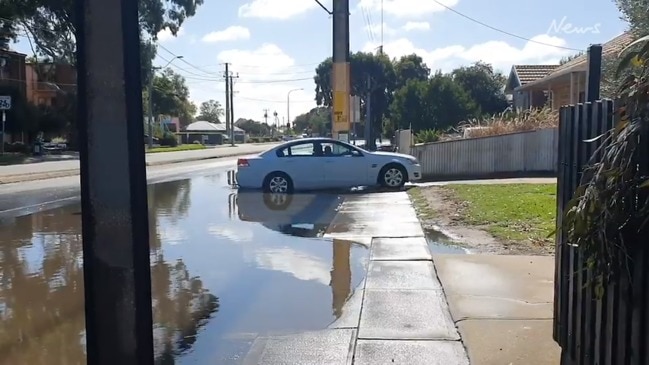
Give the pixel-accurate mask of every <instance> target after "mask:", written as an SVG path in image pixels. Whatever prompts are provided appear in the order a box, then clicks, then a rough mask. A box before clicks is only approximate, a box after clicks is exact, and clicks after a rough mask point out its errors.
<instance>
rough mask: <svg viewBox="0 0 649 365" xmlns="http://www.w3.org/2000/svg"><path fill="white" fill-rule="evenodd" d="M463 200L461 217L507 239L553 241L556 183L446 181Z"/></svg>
mask: <svg viewBox="0 0 649 365" xmlns="http://www.w3.org/2000/svg"><path fill="white" fill-rule="evenodd" d="M444 189H446V190H447V191H449V192H450V193H451V194H450V195H451V197H452V198H453V199H454V200H456V201H457V202H458V203H460V204H462V206H463V207H464V208H463V211H462V212H461V213H462V214H461V217H462V218H461V221H462V222H463V223H465V224H467V225H472V226H481V227H483V228H484V229H485V230H487V231H488V232H489V233H491V234H492V235H493V236H494V237H496V238H499V239H501V240H507V241H525V240H531V241H533V242H537V243H541V242H552V241H553V240H552V239H549V238H548V235H549V234H550V233H552V231H554V229H555V219H556V209H557V208H556V184H499V185H498V184H494V185H491V184H488V185H477V184H476V185H447V186H446V187H444Z"/></svg>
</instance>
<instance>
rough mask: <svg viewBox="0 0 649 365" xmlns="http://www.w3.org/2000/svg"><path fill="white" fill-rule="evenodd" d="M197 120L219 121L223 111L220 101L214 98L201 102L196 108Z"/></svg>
mask: <svg viewBox="0 0 649 365" xmlns="http://www.w3.org/2000/svg"><path fill="white" fill-rule="evenodd" d="M198 113H199V115H198V117H196V119H197V120H205V121H208V122H210V123H221V117H223V114H224V111H223V107H221V103H219V102H218V101H216V100H212V99H210V100H208V101H204V102H202V103H201V106H200V107H199V109H198Z"/></svg>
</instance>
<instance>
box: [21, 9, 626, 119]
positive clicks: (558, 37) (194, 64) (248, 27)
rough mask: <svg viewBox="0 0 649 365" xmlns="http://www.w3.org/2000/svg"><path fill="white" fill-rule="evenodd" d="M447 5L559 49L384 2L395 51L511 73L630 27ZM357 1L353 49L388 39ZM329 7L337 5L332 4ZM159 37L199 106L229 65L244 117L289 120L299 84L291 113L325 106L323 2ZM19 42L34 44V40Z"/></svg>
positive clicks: (594, 17)
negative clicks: (319, 77) (318, 80)
mask: <svg viewBox="0 0 649 365" xmlns="http://www.w3.org/2000/svg"><path fill="white" fill-rule="evenodd" d="M438 1H440V2H441V3H443V4H445V5H447V6H448V7H450V8H452V9H453V10H455V11H457V12H459V13H461V14H464V15H466V16H468V17H471V18H474V19H476V20H478V21H480V22H482V23H485V24H487V25H489V26H491V27H494V28H498V29H500V30H502V31H505V32H508V33H512V34H515V35H517V36H520V37H522V38H526V39H532V40H534V41H536V42H539V43H544V44H549V45H554V46H548V45H543V44H539V43H534V42H528V41H526V40H522V39H519V38H516V37H514V36H511V35H507V34H505V33H503V32H498V31H495V30H493V29H490V28H489V27H486V26H484V25H480V24H477V23H475V22H473V21H471V20H469V19H466V18H464V17H462V16H461V15H458V14H456V13H453V12H451V11H449V10H447V9H445V8H443V7H442V6H440V5H439V3H437V2H436V1H434V0H383V15H384V27H383V35H384V37H383V40H384V50H385V52H386V53H388V54H389V55H390V56H392V57H399V56H402V55H405V54H410V53H413V52H414V53H417V54H419V55H420V56H422V57H423V58H424V60H425V61H426V63H427V64H428V66H429V67H430V68H432V69H441V70H443V71H450V70H452V69H453V68H455V67H458V66H462V65H469V64H471V63H473V62H475V61H479V60H482V61H485V62H489V63H491V64H493V65H494V67H496V68H497V69H500V70H503V71H505V72H508V71H509V69H510V68H511V65H512V64H551V63H556V62H558V60H559V59H560V58H561V57H563V56H566V55H570V54H573V53H576V52H577V51H576V50H582V49H585V48H586V47H587V46H588V45H589V44H592V43H603V42H606V41H607V40H609V39H611V38H613V37H615V36H617V35H619V34H620V33H622V32H623V31H624V30H625V29H626V24H625V23H624V22H623V21H621V20H620V14H619V12H618V10H617V8H616V7H615V4H614V2H613V1H592V0H591V1H586V0H573V1H561V0H543V1H541V0H527V1H523V2H514V1H511V0H510V1H505V0H490V1H478V0H438ZM350 2H351V3H350V7H351V9H352V10H351V16H350V23H351V24H350V30H351V48H352V51H358V50H373V49H375V48H376V47H377V46H378V45H379V44H380V42H381V32H380V28H381V0H350ZM323 3H324V4H325V5H326V6H327V7H328V8H330V9H331V0H325V1H323ZM368 24H369V25H370V26H371V28H373V29H372V31H369V30H368V29H367V28H368ZM553 24H554V25H553ZM159 39H160V44H161V45H162V47H164V48H160V50H159V56H160V57H159V58H158V59H157V60H156V61H155V64H157V65H159V66H164V65H165V64H166V63H167V62H166V61H165V60H164V59H166V60H169V59H171V58H173V57H174V56H173V55H182V56H183V57H184V58H183V59H182V60H175V61H174V62H173V63H172V64H171V67H172V68H175V69H176V71H177V72H179V73H180V74H182V75H183V76H185V77H186V78H187V84H188V85H189V87H190V91H191V98H192V99H193V100H194V101H195V102H197V103H200V102H202V101H205V100H208V99H216V100H219V101H221V102H222V103H223V101H224V83H223V82H222V80H221V79H222V74H223V67H224V66H223V62H230V63H231V70H232V71H234V72H238V73H239V79H238V80H237V81H236V83H235V91H237V93H236V94H235V118H240V117H244V118H252V119H256V120H262V117H263V113H264V111H263V110H264V109H268V110H269V111H270V113H269V114H272V112H273V111H277V113H278V115H279V119H280V121H281V120H282V118H283V117H286V114H287V102H286V100H287V93H288V92H289V91H290V90H293V89H303V90H297V91H294V92H292V93H291V96H290V99H291V102H290V115H291V118H294V117H295V116H297V115H298V114H300V113H303V112H305V111H308V110H309V109H310V108H312V107H314V106H315V102H313V97H314V91H313V90H314V84H313V80H312V76H313V70H314V69H315V67H316V66H317V64H318V63H319V62H320V61H322V60H323V59H324V58H326V57H328V56H330V54H331V18H330V17H329V15H328V14H327V13H325V12H324V10H322V9H321V8H320V7H319V6H318V5H317V4H316V2H315V1H314V0H230V1H227V2H226V1H210V0H207V1H206V2H205V4H204V5H203V6H202V7H200V8H199V10H198V12H197V15H196V16H195V17H193V18H191V19H189V20H187V21H186V23H185V24H184V26H183V28H182V30H181V32H180V34H179V35H178V36H177V37H172V36H170V35H169V34H168V33H167V32H161V34H159ZM16 46H17V47H16V48H17V49H19V50H21V51H24V52H27V50H28V48H26V47H25V44H24V43H22V44H18V45H16ZM561 47H564V48H561ZM566 48H570V49H566ZM571 49H574V50H571ZM27 53H28V52H27ZM163 58H164V59H163ZM183 61H185V62H183ZM303 79H306V80H303ZM269 122H270V121H269Z"/></svg>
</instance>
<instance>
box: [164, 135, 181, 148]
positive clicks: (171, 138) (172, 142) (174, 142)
mask: <svg viewBox="0 0 649 365" xmlns="http://www.w3.org/2000/svg"><path fill="white" fill-rule="evenodd" d="M160 146H165V147H176V146H178V139H177V138H176V135H174V134H173V133H165V134H164V135H163V136H162V138H161V139H160Z"/></svg>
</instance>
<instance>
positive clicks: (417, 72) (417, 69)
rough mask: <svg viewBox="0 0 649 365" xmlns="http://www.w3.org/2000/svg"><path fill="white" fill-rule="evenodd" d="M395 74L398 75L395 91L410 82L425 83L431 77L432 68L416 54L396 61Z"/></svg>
mask: <svg viewBox="0 0 649 365" xmlns="http://www.w3.org/2000/svg"><path fill="white" fill-rule="evenodd" d="M394 72H395V74H396V85H395V89H400V88H402V87H403V86H405V85H406V83H407V82H408V80H421V81H424V80H427V79H428V78H429V77H430V68H428V66H427V65H426V64H425V63H424V60H423V59H422V58H421V57H419V56H417V55H416V54H414V53H413V54H411V55H408V56H403V57H401V58H400V59H399V60H396V61H395V62H394Z"/></svg>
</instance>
